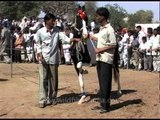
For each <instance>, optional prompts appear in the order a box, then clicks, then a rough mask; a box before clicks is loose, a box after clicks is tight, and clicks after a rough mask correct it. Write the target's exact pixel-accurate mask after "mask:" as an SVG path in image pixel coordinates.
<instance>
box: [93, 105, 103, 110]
mask: <svg viewBox="0 0 160 120" xmlns="http://www.w3.org/2000/svg"><path fill="white" fill-rule="evenodd" d="M101 109H102V107H101V106H95V107H93V108H91V110H101Z"/></svg>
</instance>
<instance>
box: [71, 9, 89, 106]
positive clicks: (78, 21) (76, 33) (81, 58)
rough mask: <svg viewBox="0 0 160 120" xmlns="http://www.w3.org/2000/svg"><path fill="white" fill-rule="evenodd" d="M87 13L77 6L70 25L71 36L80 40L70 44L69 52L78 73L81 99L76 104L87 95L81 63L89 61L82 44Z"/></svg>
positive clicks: (85, 31) (85, 30)
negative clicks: (73, 19) (72, 23)
mask: <svg viewBox="0 0 160 120" xmlns="http://www.w3.org/2000/svg"><path fill="white" fill-rule="evenodd" d="M87 20H88V18H87V15H86V13H85V6H82V7H81V6H79V7H78V12H77V14H76V16H75V21H74V25H73V26H72V30H73V31H72V32H73V38H79V39H81V40H80V41H78V42H76V41H74V42H73V43H72V44H71V48H70V54H71V59H72V61H73V64H74V68H75V70H76V73H77V75H78V79H79V84H80V90H81V94H82V96H81V99H80V100H79V102H78V104H82V103H83V102H84V100H85V98H86V96H87V94H86V92H85V90H84V81H83V72H84V70H83V68H82V66H83V65H82V64H83V63H85V62H90V57H89V53H88V51H87V48H86V47H87V46H86V45H85V44H84V41H83V40H84V38H85V37H87V28H86V24H87Z"/></svg>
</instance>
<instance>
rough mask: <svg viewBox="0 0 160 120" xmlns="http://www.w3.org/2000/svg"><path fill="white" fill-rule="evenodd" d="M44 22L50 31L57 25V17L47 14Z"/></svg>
mask: <svg viewBox="0 0 160 120" xmlns="http://www.w3.org/2000/svg"><path fill="white" fill-rule="evenodd" d="M44 22H45V26H46V27H47V28H48V29H52V28H53V27H54V25H55V23H56V16H55V15H53V14H51V13H47V14H46V15H45V16H44Z"/></svg>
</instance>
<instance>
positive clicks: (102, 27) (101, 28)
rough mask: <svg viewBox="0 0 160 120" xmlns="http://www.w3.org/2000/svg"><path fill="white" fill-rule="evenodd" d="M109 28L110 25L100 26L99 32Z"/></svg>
mask: <svg viewBox="0 0 160 120" xmlns="http://www.w3.org/2000/svg"><path fill="white" fill-rule="evenodd" d="M109 26H110V23H108V24H106V25H105V26H100V30H103V29H104V28H107V27H109Z"/></svg>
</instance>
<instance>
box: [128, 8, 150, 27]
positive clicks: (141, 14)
mask: <svg viewBox="0 0 160 120" xmlns="http://www.w3.org/2000/svg"><path fill="white" fill-rule="evenodd" d="M152 19H153V12H152V11H151V10H147V11H144V10H139V11H137V12H136V13H134V14H130V15H129V20H128V24H129V27H131V28H133V27H134V25H135V23H152Z"/></svg>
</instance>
